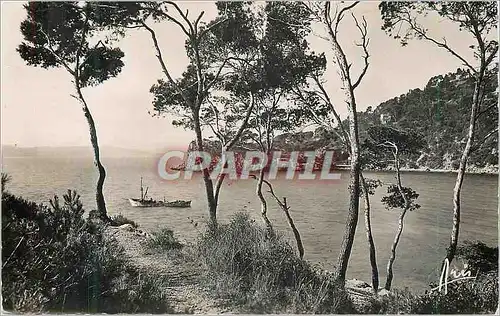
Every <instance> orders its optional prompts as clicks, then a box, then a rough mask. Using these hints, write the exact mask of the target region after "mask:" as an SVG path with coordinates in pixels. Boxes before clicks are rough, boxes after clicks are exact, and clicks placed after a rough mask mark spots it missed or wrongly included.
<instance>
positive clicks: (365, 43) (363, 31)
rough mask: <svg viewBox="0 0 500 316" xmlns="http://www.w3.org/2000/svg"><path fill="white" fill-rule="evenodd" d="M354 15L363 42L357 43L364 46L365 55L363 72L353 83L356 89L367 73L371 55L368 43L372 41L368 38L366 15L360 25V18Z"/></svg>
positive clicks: (353, 87)
mask: <svg viewBox="0 0 500 316" xmlns="http://www.w3.org/2000/svg"><path fill="white" fill-rule="evenodd" d="M351 14H352V13H351ZM352 17H353V19H354V21H355V22H356V27H357V28H358V30H359V32H360V33H361V39H362V43H361V44H357V46H361V47H362V48H363V52H364V56H363V60H364V67H363V70H362V71H361V74H360V75H359V77H358V79H357V80H356V81H355V82H354V84H353V85H352V89H353V90H354V89H356V88H357V87H358V86H359V84H360V83H361V80H363V77H364V76H365V74H366V71H367V70H368V66H369V63H368V58H369V57H370V54H369V53H368V44H369V43H370V39H369V38H367V23H366V19H365V17H364V16H363V23H362V26H360V25H359V23H358V19H356V17H355V16H354V14H352Z"/></svg>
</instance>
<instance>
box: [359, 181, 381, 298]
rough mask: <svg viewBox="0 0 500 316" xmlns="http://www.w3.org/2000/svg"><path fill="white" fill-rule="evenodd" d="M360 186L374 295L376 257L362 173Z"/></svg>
mask: <svg viewBox="0 0 500 316" xmlns="http://www.w3.org/2000/svg"><path fill="white" fill-rule="evenodd" d="M360 180H361V185H362V186H363V198H364V202H365V233H366V239H367V241H368V251H369V253H370V266H371V269H372V288H373V291H374V292H375V293H377V292H378V285H379V279H378V266H377V255H376V250H375V242H374V240H373V235H372V226H371V218H370V217H371V215H370V212H371V206H370V194H369V193H368V187H367V185H366V181H365V178H364V176H363V173H361V174H360Z"/></svg>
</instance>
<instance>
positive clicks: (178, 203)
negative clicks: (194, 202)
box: [128, 177, 191, 207]
mask: <svg viewBox="0 0 500 316" xmlns="http://www.w3.org/2000/svg"><path fill="white" fill-rule="evenodd" d="M148 189H149V188H146V192H145V193H144V188H143V187H142V177H141V198H140V199H134V198H129V199H128V201H129V202H130V205H132V206H133V207H191V200H189V201H184V200H175V201H165V200H163V201H156V200H153V199H152V198H149V199H147V198H146V196H147V194H148Z"/></svg>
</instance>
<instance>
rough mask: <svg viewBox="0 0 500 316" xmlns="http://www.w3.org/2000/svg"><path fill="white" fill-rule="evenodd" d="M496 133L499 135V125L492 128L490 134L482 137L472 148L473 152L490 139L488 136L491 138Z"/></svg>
mask: <svg viewBox="0 0 500 316" xmlns="http://www.w3.org/2000/svg"><path fill="white" fill-rule="evenodd" d="M494 135H497V136H498V127H497V128H495V129H494V130H492V131H491V132H489V133H488V134H486V136H485V137H483V139H481V140H480V141H479V142H478V143H477V144H476V146H475V147H474V148H471V150H470V151H471V152H474V151H476V150H478V149H479V148H481V147H482V146H483V145H484V143H485V142H486V141H487V140H488V138H490V137H491V136H494Z"/></svg>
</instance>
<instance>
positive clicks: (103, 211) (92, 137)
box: [75, 78, 108, 220]
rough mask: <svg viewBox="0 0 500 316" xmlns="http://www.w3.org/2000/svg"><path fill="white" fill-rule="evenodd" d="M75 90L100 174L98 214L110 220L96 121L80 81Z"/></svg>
mask: <svg viewBox="0 0 500 316" xmlns="http://www.w3.org/2000/svg"><path fill="white" fill-rule="evenodd" d="M75 88H76V92H77V94H78V100H79V101H80V103H81V105H82V110H83V113H84V115H85V118H86V119H87V124H88V125H89V132H90V142H91V143H92V148H93V150H94V163H95V165H96V167H97V170H98V172H99V178H98V179H97V185H96V193H95V197H96V204H97V212H98V213H99V217H100V218H101V219H103V220H108V215H107V211H106V202H105V200H104V194H103V192H102V191H103V186H104V180H105V179H106V170H105V169H104V166H103V165H102V163H101V157H100V150H99V142H98V140H97V131H96V128H95V123H94V119H93V118H92V114H91V113H90V109H89V107H88V106H87V102H86V101H85V98H84V96H83V93H82V90H81V87H80V84H79V82H78V79H77V78H75Z"/></svg>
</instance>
